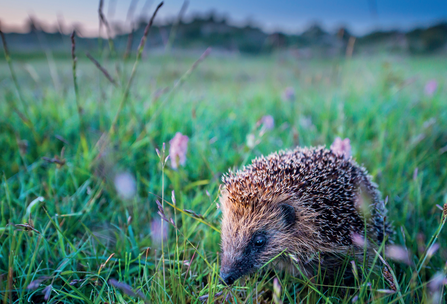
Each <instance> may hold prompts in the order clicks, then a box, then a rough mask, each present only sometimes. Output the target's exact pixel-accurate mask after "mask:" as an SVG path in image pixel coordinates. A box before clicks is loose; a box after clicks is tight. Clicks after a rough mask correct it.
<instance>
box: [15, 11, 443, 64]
mask: <svg viewBox="0 0 447 304" xmlns="http://www.w3.org/2000/svg"><path fill="white" fill-rule="evenodd" d="M189 19H190V20H188V21H179V22H175V21H170V22H165V23H164V24H156V25H154V26H153V27H152V28H151V31H150V33H149V36H148V39H147V44H148V48H149V51H150V49H163V48H166V46H167V45H168V44H170V43H171V42H172V45H169V48H170V49H174V50H195V49H202V48H204V47H208V46H211V47H213V48H216V49H220V50H222V51H227V52H234V53H248V54H263V53H270V52H273V51H276V50H291V51H293V53H294V54H296V55H297V56H299V57H311V56H319V55H323V56H340V55H344V54H345V53H346V52H347V48H348V45H349V44H350V43H351V44H352V46H354V44H355V47H353V50H354V53H359V54H361V53H371V52H378V51H389V52H405V53H408V54H433V53H446V52H447V23H446V22H444V23H438V24H436V25H433V26H430V27H427V28H417V29H414V30H411V31H408V32H402V31H396V30H390V31H375V32H372V33H369V34H367V35H364V36H360V37H355V36H353V35H352V34H351V33H350V32H349V30H348V29H346V28H339V29H338V30H337V31H335V32H334V33H329V32H327V31H325V30H324V29H323V28H322V27H320V26H319V25H317V24H314V25H311V26H310V27H309V28H308V29H307V30H305V31H304V32H302V33H300V34H286V33H282V32H275V33H266V32H264V31H263V30H261V29H260V28H259V27H257V26H255V25H250V24H248V25H245V26H235V25H231V24H229V23H228V22H227V19H226V18H223V17H218V16H217V15H215V14H214V13H211V14H209V15H207V16H200V15H195V16H193V17H191V18H189ZM146 24H147V21H144V20H139V21H137V22H134V23H133V29H132V31H131V33H129V30H128V29H125V28H123V27H122V26H121V25H120V24H117V23H113V24H111V25H110V28H111V32H112V35H113V37H112V38H113V44H114V48H115V51H116V52H117V54H124V53H126V51H127V52H129V51H133V50H135V49H136V48H137V47H138V44H139V41H140V37H141V36H142V35H143V31H144V27H145V26H146ZM60 27H61V26H59V27H58V28H57V29H56V31H55V32H52V33H51V32H46V31H44V30H42V29H41V27H40V26H39V23H38V21H37V20H36V19H30V20H29V23H28V25H27V28H28V29H29V31H28V33H25V34H19V33H8V34H6V39H7V41H8V45H9V47H10V48H11V50H12V51H14V52H16V53H20V54H30V53H35V52H39V50H43V49H50V50H52V51H53V52H54V53H56V54H58V53H61V54H63V53H66V50H67V44H70V39H69V34H68V33H67V28H60ZM173 27H176V29H175V31H173V30H172V29H173ZM74 30H75V31H76V32H77V36H78V37H77V47H78V48H80V49H82V50H86V51H87V50H88V51H94V50H98V46H99V45H102V47H104V48H106V47H107V43H101V44H99V43H100V42H99V41H100V39H98V38H85V37H83V31H82V26H79V25H77V26H75V27H74ZM104 32H107V31H106V30H104ZM171 33H175V37H170V35H171Z"/></svg>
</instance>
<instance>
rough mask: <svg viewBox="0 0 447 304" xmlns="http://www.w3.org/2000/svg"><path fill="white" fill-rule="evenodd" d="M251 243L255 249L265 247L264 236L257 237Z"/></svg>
mask: <svg viewBox="0 0 447 304" xmlns="http://www.w3.org/2000/svg"><path fill="white" fill-rule="evenodd" d="M253 241H254V243H255V246H256V247H258V248H261V247H262V246H264V245H265V236H263V235H257V236H256V237H255V238H254V240H253Z"/></svg>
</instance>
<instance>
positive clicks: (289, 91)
mask: <svg viewBox="0 0 447 304" xmlns="http://www.w3.org/2000/svg"><path fill="white" fill-rule="evenodd" d="M282 98H283V99H284V100H285V101H294V100H295V90H294V89H293V88H292V87H287V88H285V89H284V92H283V93H282Z"/></svg>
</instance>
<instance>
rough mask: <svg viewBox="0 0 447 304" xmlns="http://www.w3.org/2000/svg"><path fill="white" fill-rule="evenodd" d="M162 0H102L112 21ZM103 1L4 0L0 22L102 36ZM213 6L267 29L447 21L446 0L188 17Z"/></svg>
mask: <svg viewBox="0 0 447 304" xmlns="http://www.w3.org/2000/svg"><path fill="white" fill-rule="evenodd" d="M158 1H159V0H155V1H154V0H104V9H103V11H104V14H105V16H106V18H107V19H108V20H109V21H113V22H120V23H121V24H124V25H130V20H131V19H132V18H129V17H131V16H128V15H129V12H128V11H129V5H130V3H132V2H133V3H134V4H135V5H134V7H135V13H134V14H133V16H134V17H139V16H145V17H146V18H148V16H150V15H151V14H152V12H153V10H154V9H155V7H156V5H157V4H158ZM183 2H184V1H183V0H166V1H165V2H164V6H163V7H162V8H161V10H160V12H159V15H158V16H157V20H159V21H160V20H166V19H167V18H169V17H171V18H172V17H173V16H176V15H177V14H178V12H179V11H180V8H181V7H182V5H183ZM98 4H99V0H98V1H95V0H0V22H1V25H2V28H3V29H4V30H5V31H6V32H8V31H20V30H22V29H23V25H24V24H25V22H26V21H27V20H28V18H29V16H33V17H34V18H35V19H37V20H39V21H41V22H44V24H46V25H47V26H49V27H50V26H56V24H58V20H59V22H60V23H62V24H63V25H65V26H66V27H67V28H68V27H72V25H73V24H81V25H82V29H83V34H84V35H86V36H96V35H98V24H99V21H98ZM210 11H215V12H216V13H218V14H219V15H224V16H226V17H227V19H229V20H230V22H231V23H233V24H244V23H246V22H247V20H250V22H251V23H252V24H255V25H257V26H259V27H261V28H263V29H264V30H266V31H268V32H272V31H283V32H287V33H300V32H302V31H303V30H305V29H306V28H307V27H308V26H309V25H311V24H314V23H318V24H320V25H322V26H323V27H324V28H325V29H327V30H329V31H330V30H335V29H336V28H337V27H339V26H346V27H347V28H348V29H349V30H350V31H351V32H353V33H354V34H358V35H362V34H365V33H368V32H370V31H372V30H377V29H381V30H389V29H400V30H408V29H411V28H414V27H417V26H428V25H431V24H433V23H435V22H438V21H445V20H447V0H256V1H253V0H250V1H249V0H220V1H219V0H190V1H189V3H188V7H187V11H186V15H185V16H186V17H188V16H191V15H192V14H194V13H200V14H205V13H208V12H210Z"/></svg>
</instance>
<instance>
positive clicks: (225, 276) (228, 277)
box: [220, 272, 237, 285]
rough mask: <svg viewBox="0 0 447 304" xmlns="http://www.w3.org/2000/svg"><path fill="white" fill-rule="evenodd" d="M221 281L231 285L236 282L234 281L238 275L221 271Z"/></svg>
mask: <svg viewBox="0 0 447 304" xmlns="http://www.w3.org/2000/svg"><path fill="white" fill-rule="evenodd" d="M220 277H221V280H220V281H221V282H222V283H225V284H227V285H231V284H233V283H234V281H236V280H237V278H236V276H234V275H232V274H231V273H228V272H220Z"/></svg>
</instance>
